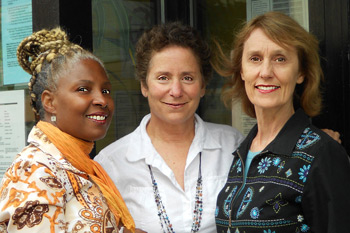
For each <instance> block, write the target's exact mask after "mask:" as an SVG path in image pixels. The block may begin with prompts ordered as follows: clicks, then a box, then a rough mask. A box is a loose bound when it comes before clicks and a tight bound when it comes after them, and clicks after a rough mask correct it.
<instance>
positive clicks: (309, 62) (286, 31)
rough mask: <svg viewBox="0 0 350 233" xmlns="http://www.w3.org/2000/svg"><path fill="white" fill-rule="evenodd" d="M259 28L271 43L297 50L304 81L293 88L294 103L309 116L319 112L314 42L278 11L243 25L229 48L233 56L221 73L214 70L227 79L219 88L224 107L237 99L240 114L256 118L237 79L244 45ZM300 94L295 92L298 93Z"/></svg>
mask: <svg viewBox="0 0 350 233" xmlns="http://www.w3.org/2000/svg"><path fill="white" fill-rule="evenodd" d="M257 28H259V29H261V30H263V31H264V33H265V34H266V35H267V36H268V37H269V38H270V39H271V40H272V41H274V42H275V43H277V44H278V45H280V46H282V47H289V46H290V47H294V48H295V49H296V50H297V54H298V60H299V65H300V71H301V72H302V74H304V76H305V78H304V82H303V83H302V84H301V85H298V86H300V87H297V88H296V90H298V91H295V95H294V97H295V98H294V104H295V105H300V107H301V108H303V110H304V111H305V113H306V114H307V115H309V116H310V117H313V116H316V115H318V114H319V113H320V111H321V108H322V98H321V91H320V82H321V80H322V78H323V72H322V68H321V65H320V57H319V47H318V41H317V39H316V38H315V36H313V35H312V34H311V33H309V32H307V31H306V30H305V29H304V28H303V27H301V26H300V25H299V24H298V23H297V22H296V21H295V20H293V19H292V18H291V17H289V16H287V15H285V14H283V13H280V12H267V13H265V14H263V15H260V16H257V17H256V18H254V19H252V20H251V21H250V22H248V23H247V24H245V25H244V26H243V28H242V29H241V30H240V31H239V32H238V34H237V35H236V38H235V42H234V45H233V50H232V51H233V56H232V58H231V59H230V61H226V62H224V63H226V64H229V68H227V67H226V70H225V71H222V70H218V72H219V73H220V74H222V75H224V76H228V77H229V80H228V82H227V83H226V84H225V85H224V87H223V92H222V99H223V101H224V103H225V105H226V106H231V105H232V102H233V101H236V100H241V101H242V108H243V110H244V112H245V113H246V114H247V115H249V116H251V117H256V115H255V110H254V105H253V104H252V103H251V102H250V101H249V99H248V96H247V94H246V91H245V88H244V82H243V80H242V79H241V69H242V54H243V49H244V43H245V41H246V40H247V39H248V37H249V36H250V34H251V33H252V31H254V30H255V29H257ZM299 91H300V93H297V92H299Z"/></svg>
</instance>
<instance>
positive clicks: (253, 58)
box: [250, 57, 260, 62]
mask: <svg viewBox="0 0 350 233" xmlns="http://www.w3.org/2000/svg"><path fill="white" fill-rule="evenodd" d="M250 60H251V61H254V62H255V61H260V58H259V57H251V58H250Z"/></svg>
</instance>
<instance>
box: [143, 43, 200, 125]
mask: <svg viewBox="0 0 350 233" xmlns="http://www.w3.org/2000/svg"><path fill="white" fill-rule="evenodd" d="M202 79H203V78H202V74H201V72H200V68H199V64H198V61H197V59H196V57H195V56H194V54H193V52H192V50H191V49H189V48H183V47H179V46H170V47H166V48H164V49H162V50H161V51H159V52H155V53H154V54H153V56H152V58H151V61H150V64H149V68H148V74H147V78H146V82H147V87H145V86H144V85H141V90H142V94H143V95H144V96H145V97H147V98H148V103H149V107H150V110H151V114H152V118H151V119H152V120H155V121H157V122H161V123H166V124H185V123H188V122H191V121H192V122H193V120H194V113H195V111H196V109H197V107H198V105H199V101H200V98H201V97H202V96H203V95H204V93H205V87H204V85H203V80H202Z"/></svg>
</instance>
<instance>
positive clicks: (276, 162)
mask: <svg viewBox="0 0 350 233" xmlns="http://www.w3.org/2000/svg"><path fill="white" fill-rule="evenodd" d="M280 162H281V159H280V158H279V157H277V158H274V159H273V166H275V167H277V166H278V165H279V164H280Z"/></svg>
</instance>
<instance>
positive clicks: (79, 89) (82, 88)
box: [78, 87, 89, 92]
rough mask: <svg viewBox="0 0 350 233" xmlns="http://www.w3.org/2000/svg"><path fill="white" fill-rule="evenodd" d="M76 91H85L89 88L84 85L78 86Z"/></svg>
mask: <svg viewBox="0 0 350 233" xmlns="http://www.w3.org/2000/svg"><path fill="white" fill-rule="evenodd" d="M78 91H79V92H86V91H89V90H88V89H87V88H86V87H79V88H78Z"/></svg>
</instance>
